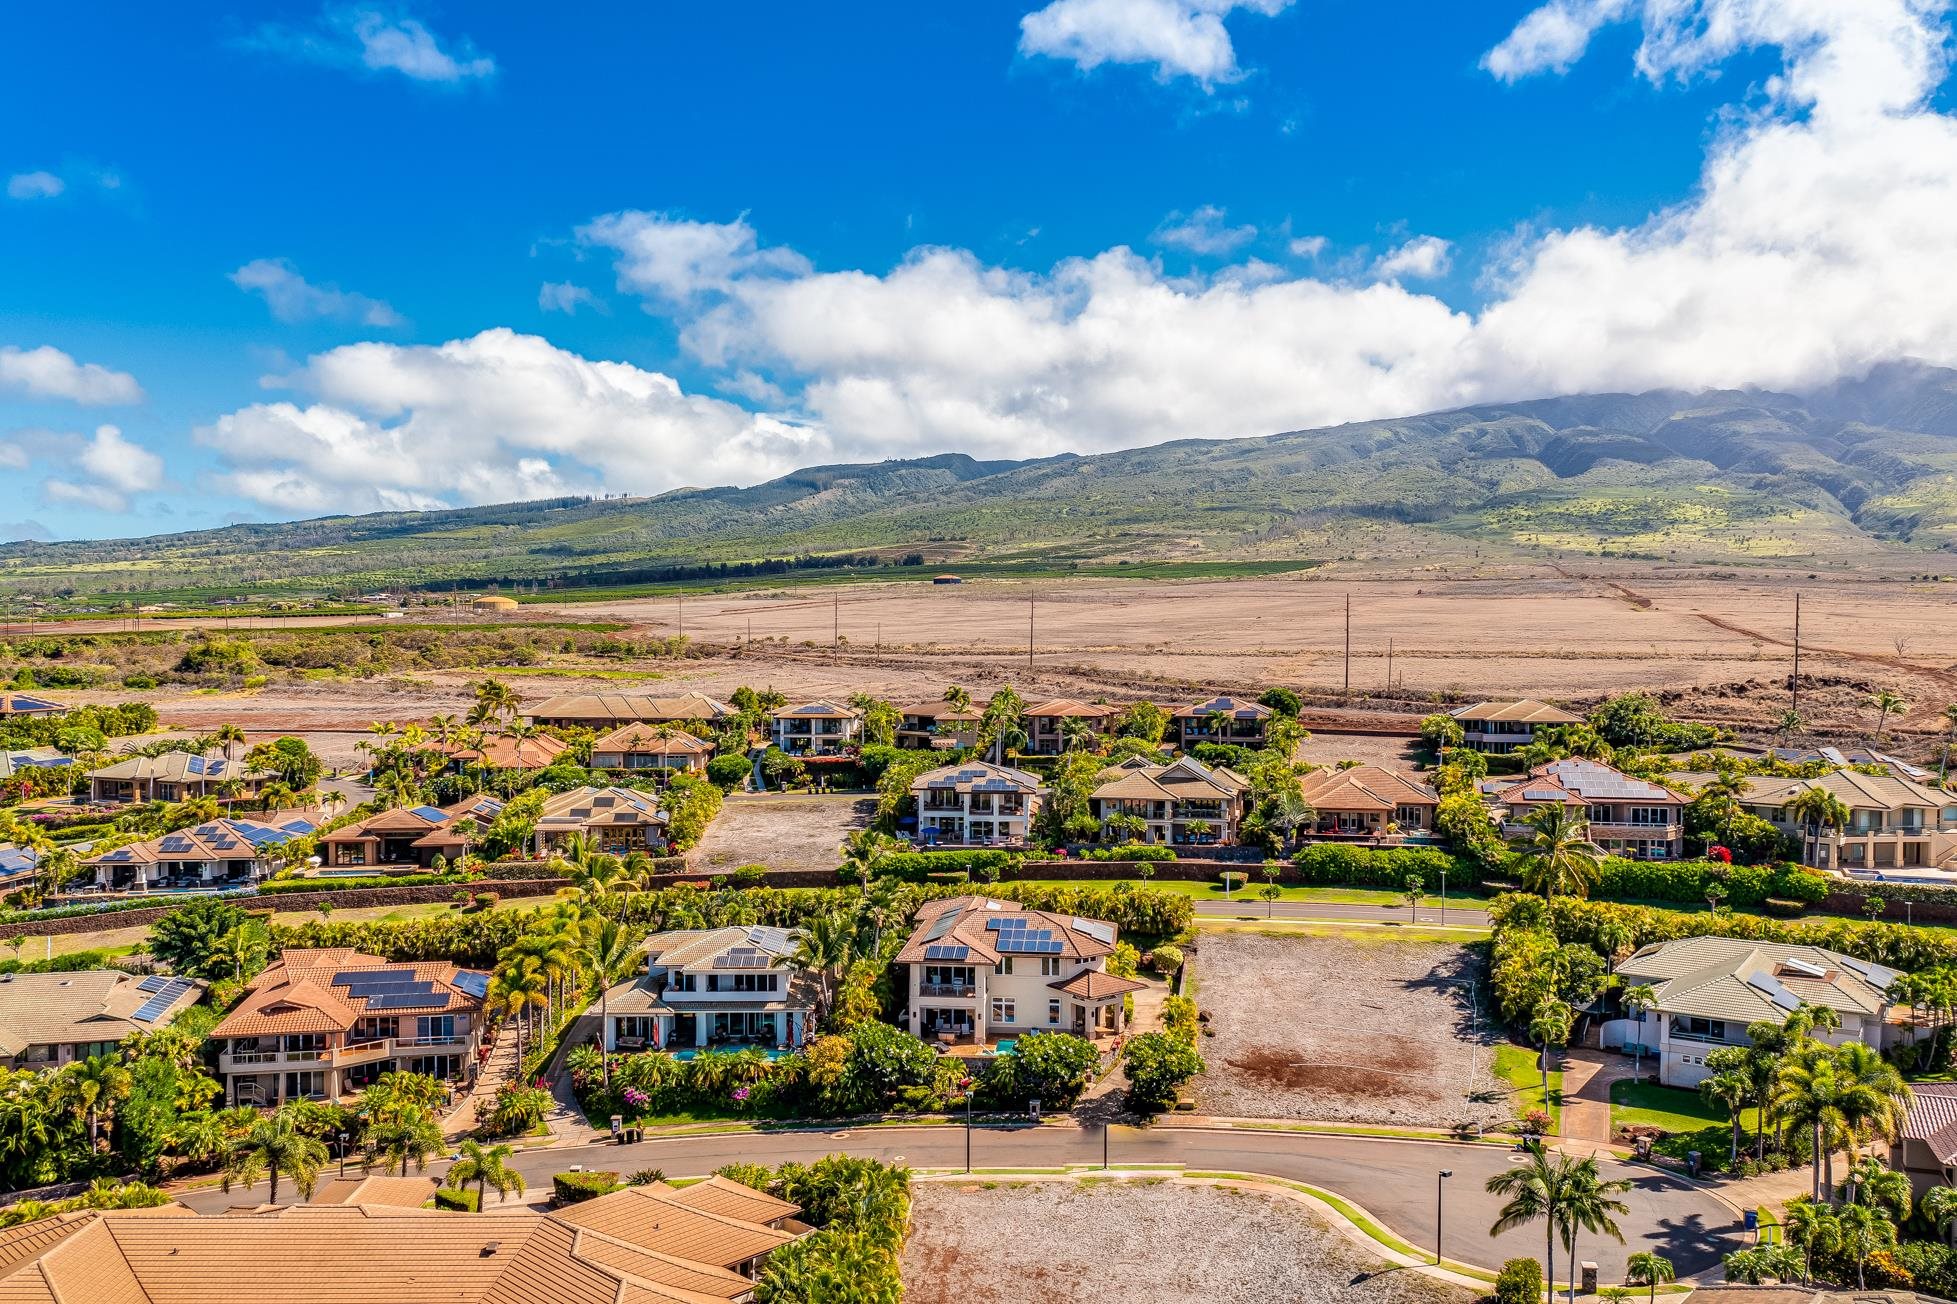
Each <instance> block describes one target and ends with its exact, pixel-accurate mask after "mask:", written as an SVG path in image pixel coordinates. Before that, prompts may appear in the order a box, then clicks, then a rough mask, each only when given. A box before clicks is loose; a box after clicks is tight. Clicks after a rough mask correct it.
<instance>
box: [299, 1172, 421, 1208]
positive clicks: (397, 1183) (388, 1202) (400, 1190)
mask: <svg viewBox="0 0 1957 1304" xmlns="http://www.w3.org/2000/svg"><path fill="white" fill-rule="evenodd" d="M439 1185H440V1183H439V1182H437V1181H436V1180H435V1179H434V1178H432V1177H421V1176H412V1177H392V1176H388V1175H384V1174H380V1173H375V1174H373V1175H371V1176H367V1177H335V1178H332V1179H330V1180H328V1181H325V1182H321V1183H320V1185H319V1189H318V1190H316V1191H314V1192H313V1198H312V1200H311V1201H310V1203H312V1204H365V1205H376V1206H386V1207H388V1208H394V1209H419V1208H421V1206H423V1205H424V1204H427V1203H428V1202H429V1201H430V1200H433V1199H434V1198H435V1188H436V1187H437V1186H439Z"/></svg>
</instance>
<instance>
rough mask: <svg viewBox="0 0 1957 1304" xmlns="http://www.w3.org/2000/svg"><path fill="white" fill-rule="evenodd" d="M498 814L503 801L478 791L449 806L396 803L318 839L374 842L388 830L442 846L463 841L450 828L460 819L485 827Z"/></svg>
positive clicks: (324, 844) (325, 844) (332, 842)
mask: <svg viewBox="0 0 1957 1304" xmlns="http://www.w3.org/2000/svg"><path fill="white" fill-rule="evenodd" d="M502 813H503V803H502V802H501V801H500V800H499V799H497V798H495V797H491V796H487V795H485V794H481V793H478V794H477V795H476V796H473V797H465V798H463V799H462V800H461V801H458V802H456V803H455V804H454V805H453V806H397V807H395V808H394V809H393V810H384V811H382V812H381V813H380V814H378V815H370V816H368V817H367V818H366V819H364V820H361V821H360V822H359V823H358V824H346V825H342V826H341V827H339V828H337V829H334V830H333V831H332V832H331V833H326V834H322V835H321V837H320V839H319V842H320V845H321V846H322V847H328V846H335V845H338V844H341V843H347V842H367V841H377V840H379V838H380V836H381V835H382V834H384V833H391V834H396V835H405V834H415V835H417V837H416V841H415V842H414V844H413V845H415V846H422V845H435V844H440V845H444V846H446V845H451V844H454V843H461V842H466V839H464V838H463V837H462V836H461V835H460V834H458V833H456V832H455V831H454V826H455V825H457V824H459V823H461V822H462V821H463V820H474V821H475V822H476V824H477V826H478V827H487V826H488V825H490V824H491V823H493V822H494V821H495V819H496V817H497V816H498V815H501V814H502Z"/></svg>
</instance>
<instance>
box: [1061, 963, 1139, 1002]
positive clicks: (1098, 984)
mask: <svg viewBox="0 0 1957 1304" xmlns="http://www.w3.org/2000/svg"><path fill="white" fill-rule="evenodd" d="M1047 986H1049V987H1051V988H1053V990H1054V991H1056V992H1065V993H1066V994H1067V995H1069V996H1078V997H1080V998H1081V999H1082V1000H1083V1001H1105V1000H1110V999H1112V998H1114V997H1116V996H1126V995H1127V994H1128V993H1129V992H1138V991H1140V990H1141V989H1142V988H1144V987H1146V986H1148V984H1147V983H1145V982H1140V981H1137V980H1136V979H1133V978H1117V977H1116V976H1115V975H1113V974H1111V973H1102V972H1101V971H1099V970H1097V969H1084V970H1082V971H1081V972H1080V973H1077V974H1075V975H1074V976H1073V977H1071V978H1062V979H1060V980H1059V981H1057V982H1050V983H1048V984H1047Z"/></svg>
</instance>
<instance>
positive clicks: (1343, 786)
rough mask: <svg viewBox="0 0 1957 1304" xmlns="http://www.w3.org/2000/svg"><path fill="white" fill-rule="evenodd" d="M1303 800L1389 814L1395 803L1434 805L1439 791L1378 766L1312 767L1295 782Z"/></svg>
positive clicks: (1323, 806)
mask: <svg viewBox="0 0 1957 1304" xmlns="http://www.w3.org/2000/svg"><path fill="white" fill-rule="evenodd" d="M1299 790H1300V791H1301V792H1303V793H1304V796H1305V800H1306V801H1308V802H1310V803H1311V804H1312V805H1313V806H1314V807H1316V808H1317V809H1319V810H1330V811H1341V810H1367V811H1384V812H1387V813H1389V814H1390V813H1391V812H1392V811H1393V810H1394V808H1395V807H1399V806H1437V805H1439V804H1440V794H1439V793H1437V792H1435V791H1434V790H1433V789H1432V788H1430V787H1428V786H1427V785H1426V784H1424V783H1421V782H1419V781H1418V780H1415V779H1410V778H1408V777H1407V776H1406V775H1404V774H1396V773H1395V772H1394V771H1392V770H1388V769H1385V768H1383V767H1381V766H1378V765H1355V766H1352V767H1350V768H1349V769H1344V770H1314V771H1312V772H1311V773H1310V774H1307V775H1306V776H1305V777H1304V778H1303V779H1302V780H1300V781H1299Z"/></svg>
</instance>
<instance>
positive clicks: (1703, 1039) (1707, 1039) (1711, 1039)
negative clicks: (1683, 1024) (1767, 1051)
mask: <svg viewBox="0 0 1957 1304" xmlns="http://www.w3.org/2000/svg"><path fill="white" fill-rule="evenodd" d="M1671 1039H1672V1040H1673V1041H1692V1042H1698V1043H1699V1044H1701V1045H1705V1046H1747V1045H1751V1044H1752V1043H1750V1042H1744V1041H1734V1040H1733V1039H1732V1038H1730V1037H1715V1036H1713V1035H1712V1034H1711V1033H1709V1032H1680V1031H1679V1030H1678V1029H1677V1028H1674V1029H1672V1031H1671Z"/></svg>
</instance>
